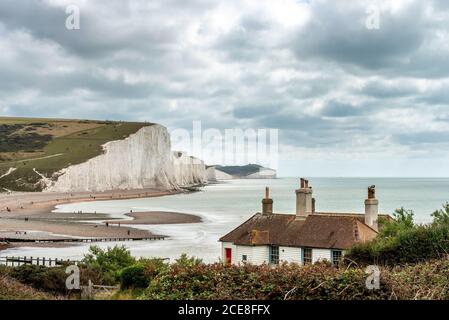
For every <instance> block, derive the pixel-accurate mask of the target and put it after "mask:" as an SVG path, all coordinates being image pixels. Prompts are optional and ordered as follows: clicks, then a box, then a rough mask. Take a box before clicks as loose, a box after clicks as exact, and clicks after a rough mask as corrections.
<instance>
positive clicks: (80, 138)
mask: <svg viewBox="0 0 449 320" xmlns="http://www.w3.org/2000/svg"><path fill="white" fill-rule="evenodd" d="M17 124H18V125H21V126H24V127H22V128H18V129H17V130H16V132H15V133H14V134H13V135H16V136H21V137H22V138H23V139H22V140H25V142H26V140H27V137H29V139H30V140H32V139H35V138H36V136H35V133H38V135H40V136H45V135H49V134H50V135H51V136H52V137H51V140H50V141H49V142H47V141H45V142H44V146H42V148H38V149H34V150H29V149H27V148H26V147H25V150H17V148H14V146H13V144H14V143H10V146H11V150H10V151H11V152H3V153H0V156H2V159H1V160H0V175H2V174H4V173H5V172H7V170H8V169H9V168H11V167H12V168H17V170H16V171H15V172H13V173H12V174H10V175H8V176H7V177H4V178H2V179H0V188H7V189H9V190H13V191H40V190H41V187H40V186H39V185H36V183H37V182H38V181H39V180H40V177H39V176H38V175H37V174H36V173H35V172H34V171H33V168H35V169H36V170H37V171H39V172H40V173H42V174H44V175H45V176H46V177H48V178H50V177H51V176H52V174H53V173H55V172H57V171H59V170H61V169H62V168H65V167H68V166H70V165H74V164H79V163H82V162H85V161H86V160H88V159H90V158H93V157H95V156H98V155H100V154H101V153H102V147H101V146H102V145H103V144H105V143H106V142H108V141H114V140H121V139H124V138H126V137H127V136H129V135H130V134H133V133H135V132H137V131H138V130H139V129H141V128H142V127H144V126H147V125H149V124H147V123H136V122H109V121H108V122H104V121H86V120H57V119H25V118H0V125H9V126H11V125H17ZM43 124H45V125H44V127H42V126H43ZM26 130H29V131H26ZM33 134H34V135H33ZM40 158H42V159H40Z"/></svg>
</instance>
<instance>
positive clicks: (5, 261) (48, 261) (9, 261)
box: [0, 256, 79, 267]
mask: <svg viewBox="0 0 449 320" xmlns="http://www.w3.org/2000/svg"><path fill="white" fill-rule="evenodd" d="M78 262H79V261H77V260H69V259H57V258H54V259H52V258H40V257H39V258H33V257H14V256H3V257H1V256H0V265H3V266H7V267H19V266H21V265H24V264H34V265H37V266H45V267H57V266H62V265H70V264H77V263H78Z"/></svg>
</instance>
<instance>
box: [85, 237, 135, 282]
mask: <svg viewBox="0 0 449 320" xmlns="http://www.w3.org/2000/svg"><path fill="white" fill-rule="evenodd" d="M81 263H82V266H83V268H85V269H87V270H86V271H85V272H86V274H89V273H90V274H96V275H97V279H98V281H99V282H100V283H101V284H104V285H115V284H116V283H117V282H118V281H119V279H118V278H119V272H120V271H121V270H122V269H124V268H126V267H129V266H132V265H133V264H135V263H136V259H135V258H133V257H132V256H131V253H130V252H129V251H128V250H127V249H126V247H124V246H114V247H113V248H109V247H108V248H107V249H106V250H103V249H101V248H99V247H97V246H91V247H90V248H89V253H88V254H86V255H85V256H84V258H83V260H82V262H81Z"/></svg>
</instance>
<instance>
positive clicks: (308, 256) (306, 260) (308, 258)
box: [302, 248, 312, 264]
mask: <svg viewBox="0 0 449 320" xmlns="http://www.w3.org/2000/svg"><path fill="white" fill-rule="evenodd" d="M302 261H303V264H311V263H312V249H310V248H304V249H302Z"/></svg>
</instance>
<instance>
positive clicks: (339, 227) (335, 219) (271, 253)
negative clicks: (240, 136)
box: [220, 179, 390, 265]
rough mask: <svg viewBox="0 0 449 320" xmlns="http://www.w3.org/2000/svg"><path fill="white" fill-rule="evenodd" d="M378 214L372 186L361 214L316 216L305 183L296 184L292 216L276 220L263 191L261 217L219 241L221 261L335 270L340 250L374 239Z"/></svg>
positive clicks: (313, 202)
mask: <svg viewBox="0 0 449 320" xmlns="http://www.w3.org/2000/svg"><path fill="white" fill-rule="evenodd" d="M378 208H379V201H378V200H377V199H376V197H375V186H371V187H369V188H368V197H367V199H366V200H365V213H364V214H357V213H334V212H316V211H315V199H314V198H313V194H312V187H311V186H309V182H308V180H305V179H301V183H300V188H299V189H298V190H296V214H276V213H273V200H272V199H271V198H270V195H269V189H268V188H266V192H265V198H264V199H263V200H262V212H261V213H256V214H255V215H254V216H252V217H251V218H249V219H248V220H247V221H245V222H244V223H243V224H241V225H240V226H238V227H237V228H236V229H234V230H233V231H231V232H229V233H228V234H227V235H225V236H223V237H222V238H220V241H221V243H222V259H223V261H224V262H225V263H227V264H231V263H233V264H238V263H244V262H248V263H253V264H263V263H269V264H279V263H280V262H283V261H285V262H296V263H299V264H310V263H315V262H317V261H319V260H328V261H330V262H331V263H332V264H334V265H338V264H339V262H340V260H341V258H342V256H343V254H344V252H345V250H347V249H349V248H350V247H351V246H353V245H354V244H356V243H360V242H364V241H368V240H371V239H373V238H375V237H376V235H377V232H378V225H377V220H378ZM385 217H387V218H390V217H389V216H388V215H385Z"/></svg>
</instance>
